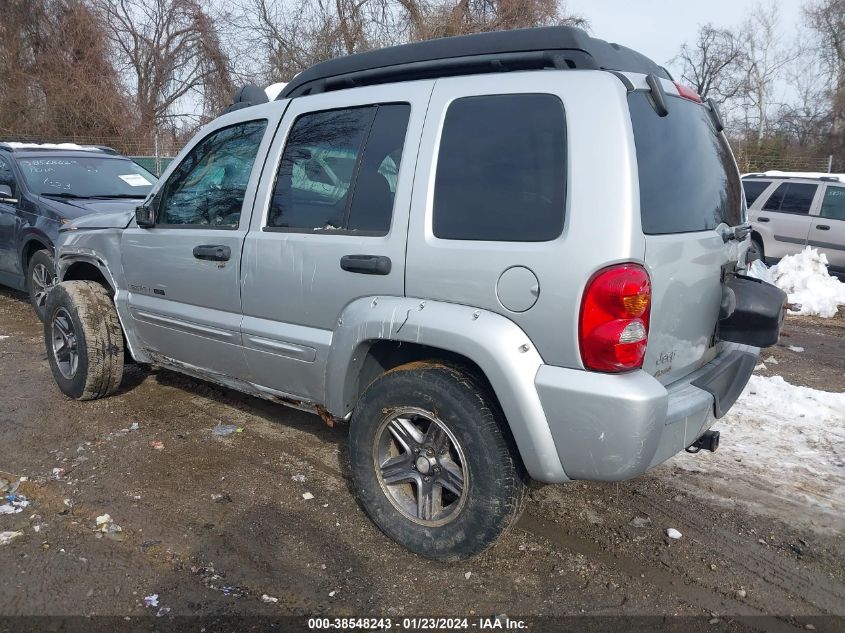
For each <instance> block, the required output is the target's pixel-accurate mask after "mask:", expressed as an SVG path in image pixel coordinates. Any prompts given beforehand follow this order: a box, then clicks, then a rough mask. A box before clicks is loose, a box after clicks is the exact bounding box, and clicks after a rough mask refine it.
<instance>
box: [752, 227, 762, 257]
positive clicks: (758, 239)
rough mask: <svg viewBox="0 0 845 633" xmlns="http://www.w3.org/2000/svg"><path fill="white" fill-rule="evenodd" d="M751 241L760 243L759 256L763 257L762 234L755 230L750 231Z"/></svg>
mask: <svg viewBox="0 0 845 633" xmlns="http://www.w3.org/2000/svg"><path fill="white" fill-rule="evenodd" d="M751 241H753V242H757V244H759V245H760V258H761V259H762V258H763V236H761V235H760V234H759V233H758V232H757V231H751Z"/></svg>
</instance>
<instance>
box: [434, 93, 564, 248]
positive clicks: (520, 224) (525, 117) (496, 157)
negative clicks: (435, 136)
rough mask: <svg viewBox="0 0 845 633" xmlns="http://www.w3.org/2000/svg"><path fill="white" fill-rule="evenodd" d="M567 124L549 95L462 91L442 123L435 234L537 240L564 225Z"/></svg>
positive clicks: (453, 237)
mask: <svg viewBox="0 0 845 633" xmlns="http://www.w3.org/2000/svg"><path fill="white" fill-rule="evenodd" d="M565 198H566V127H565V119H564V110H563V103H562V102H561V100H560V99H558V98H557V97H555V96H554V95H548V94H509V95H489V96H477V97H464V98H461V99H456V100H455V101H454V102H452V104H451V105H450V106H449V109H448V111H447V112H446V118H445V121H444V123H443V134H442V140H441V141H440V150H439V152H438V158H437V174H436V177H435V184H434V216H433V231H434V235H435V236H436V237H438V238H441V239H451V240H492V241H500V242H542V241H547V240H553V239H555V238H557V237H558V236H559V235H560V234H561V232H562V231H563V216H564V209H565Z"/></svg>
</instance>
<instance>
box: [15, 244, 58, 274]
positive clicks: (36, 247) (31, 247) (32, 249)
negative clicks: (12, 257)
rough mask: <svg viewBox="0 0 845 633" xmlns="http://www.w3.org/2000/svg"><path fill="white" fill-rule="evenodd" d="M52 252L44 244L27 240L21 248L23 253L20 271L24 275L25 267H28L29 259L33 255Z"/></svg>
mask: <svg viewBox="0 0 845 633" xmlns="http://www.w3.org/2000/svg"><path fill="white" fill-rule="evenodd" d="M50 250H52V249H51V248H50V247H49V246H47V245H46V244H45V243H44V242H42V241H40V240H37V239H33V240H29V241H28V242H27V243H26V244H25V245H24V247H23V252H22V253H21V263H22V264H23V266H22V270H23V271H24V274H26V270H27V267H28V266H29V260H30V258H31V257H32V256H33V255H35V253H37V252H38V251H50Z"/></svg>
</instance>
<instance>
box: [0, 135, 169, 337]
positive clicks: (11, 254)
mask: <svg viewBox="0 0 845 633" xmlns="http://www.w3.org/2000/svg"><path fill="white" fill-rule="evenodd" d="M155 182H156V177H155V176H153V175H152V174H151V173H150V172H148V171H147V170H146V169H144V168H143V167H141V166H139V165H138V164H136V163H134V162H133V161H131V160H130V159H128V158H126V157H125V156H121V155H119V154H118V153H117V152H115V151H114V150H112V149H109V148H107V147H93V146H81V145H76V144H72V143H60V144H35V143H13V142H3V143H0V284H2V285H4V286H11V287H12V288H16V289H18V290H25V291H27V292H28V293H29V297H30V300H31V302H32V306H33V308H35V312H36V313H37V314H38V317H39V318H40V319H42V320H43V318H44V300H45V296H46V288H47V287H49V285H50V284H51V283H52V281H53V270H54V265H53V246H54V244H55V241H56V238H57V237H58V234H59V227H60V226H61V225H62V224H65V223H67V222H69V221H71V220H74V219H76V218H78V217H80V216H83V215H87V214H89V213H111V212H116V211H125V210H128V209H133V208H134V207H135V206H136V205H137V204H138V203H139V202H140V201H141V200H143V199H144V198H145V197H146V196H147V193H148V192H149V191H150V189H151V188H152V186H153V184H154V183H155Z"/></svg>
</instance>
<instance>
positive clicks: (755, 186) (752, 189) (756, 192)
mask: <svg viewBox="0 0 845 633" xmlns="http://www.w3.org/2000/svg"><path fill="white" fill-rule="evenodd" d="M770 184H772V182H771V181H770V180H764V181H760V180H743V181H742V188H743V189H744V190H745V202H746V204H747V205H748V206H749V207H750V206H751V205H752V204H754V201H755V200H757V198H759V197H760V194H761V193H763V192H764V191H765V190H766V189H768V188H769V185H770Z"/></svg>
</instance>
